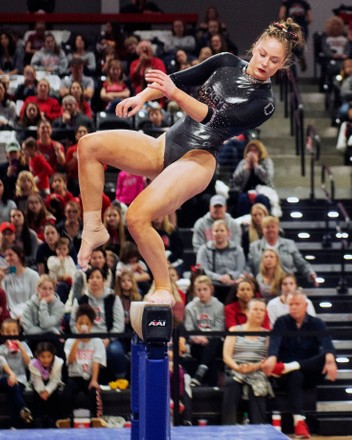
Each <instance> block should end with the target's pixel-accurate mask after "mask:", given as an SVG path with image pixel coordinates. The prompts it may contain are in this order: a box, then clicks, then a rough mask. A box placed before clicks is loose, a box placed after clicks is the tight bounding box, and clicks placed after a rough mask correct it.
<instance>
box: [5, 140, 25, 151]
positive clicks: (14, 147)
mask: <svg viewBox="0 0 352 440" xmlns="http://www.w3.org/2000/svg"><path fill="white" fill-rule="evenodd" d="M5 150H6V153H11V151H21V146H20V144H19V143H18V142H17V141H10V142H8V143H7V144H6V147H5Z"/></svg>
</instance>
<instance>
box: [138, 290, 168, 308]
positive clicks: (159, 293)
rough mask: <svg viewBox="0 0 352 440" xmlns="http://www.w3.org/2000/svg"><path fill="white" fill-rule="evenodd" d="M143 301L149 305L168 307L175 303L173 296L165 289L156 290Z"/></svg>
mask: <svg viewBox="0 0 352 440" xmlns="http://www.w3.org/2000/svg"><path fill="white" fill-rule="evenodd" d="M145 301H147V302H148V303H149V304H167V305H170V306H173V305H174V304H175V302H176V301H175V298H174V296H173V294H172V293H171V292H169V291H168V290H166V289H165V290H162V289H160V290H156V291H155V292H153V293H151V294H149V295H148V296H147V297H145Z"/></svg>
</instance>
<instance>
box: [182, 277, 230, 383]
mask: <svg viewBox="0 0 352 440" xmlns="http://www.w3.org/2000/svg"><path fill="white" fill-rule="evenodd" d="M194 288H195V293H196V297H195V298H194V299H193V300H192V301H191V302H190V303H188V304H187V306H186V316H185V327H186V330H187V331H198V330H200V331H202V332H204V333H205V335H204V336H203V335H196V336H191V338H190V342H191V354H192V356H194V357H195V358H196V359H197V362H198V367H197V371H196V372H195V375H194V376H193V378H192V381H191V386H199V385H201V384H202V383H203V381H204V380H207V382H208V383H209V385H210V386H217V363H216V358H217V356H218V355H219V354H220V351H221V350H220V348H221V340H220V338H218V337H211V338H210V337H207V336H206V333H207V332H208V331H223V330H224V329H225V326H224V305H223V304H222V303H221V302H220V301H219V300H218V299H217V298H215V297H214V296H213V292H214V286H213V283H212V281H211V279H210V278H209V277H208V276H206V275H201V276H199V277H197V278H196V280H195V282H194Z"/></svg>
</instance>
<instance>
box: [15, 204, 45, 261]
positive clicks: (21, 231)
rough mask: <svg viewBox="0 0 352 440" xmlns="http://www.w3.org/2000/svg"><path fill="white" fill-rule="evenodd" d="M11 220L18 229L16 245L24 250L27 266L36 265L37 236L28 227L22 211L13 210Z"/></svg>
mask: <svg viewBox="0 0 352 440" xmlns="http://www.w3.org/2000/svg"><path fill="white" fill-rule="evenodd" d="M10 220H11V223H13V225H14V226H15V228H16V240H15V243H16V244H17V246H19V247H20V248H21V249H23V252H24V255H25V258H26V264H27V266H32V265H34V263H35V258H36V254H37V249H38V237H37V234H36V233H35V232H34V231H33V229H31V228H30V227H29V226H28V221H27V218H26V216H25V214H24V213H23V212H22V211H21V210H20V209H18V208H13V209H11V211H10Z"/></svg>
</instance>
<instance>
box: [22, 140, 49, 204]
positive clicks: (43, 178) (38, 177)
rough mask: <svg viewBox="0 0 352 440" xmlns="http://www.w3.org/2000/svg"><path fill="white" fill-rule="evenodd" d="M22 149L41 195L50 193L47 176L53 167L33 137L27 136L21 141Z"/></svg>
mask: <svg viewBox="0 0 352 440" xmlns="http://www.w3.org/2000/svg"><path fill="white" fill-rule="evenodd" d="M22 151H23V153H24V155H25V158H26V160H27V163H28V166H29V170H30V172H31V173H32V174H33V177H34V182H35V184H36V185H37V188H38V190H39V192H40V193H41V194H42V195H43V197H44V196H47V195H48V194H50V183H49V176H51V175H52V173H53V169H52V168H51V166H50V164H49V162H48V161H47V160H46V159H45V157H44V155H43V154H42V153H41V152H40V151H39V148H38V145H37V141H36V140H35V139H34V138H33V137H29V138H28V139H26V140H25V141H24V142H23V144H22Z"/></svg>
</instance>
